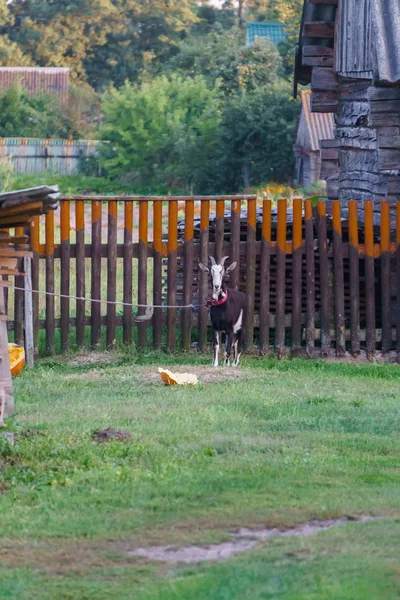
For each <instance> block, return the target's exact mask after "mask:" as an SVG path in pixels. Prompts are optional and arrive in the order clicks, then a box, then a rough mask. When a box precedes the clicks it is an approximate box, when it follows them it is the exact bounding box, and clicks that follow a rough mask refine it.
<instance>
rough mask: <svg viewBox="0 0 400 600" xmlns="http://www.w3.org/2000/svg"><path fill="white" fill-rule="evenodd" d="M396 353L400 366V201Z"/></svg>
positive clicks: (399, 210)
mask: <svg viewBox="0 0 400 600" xmlns="http://www.w3.org/2000/svg"><path fill="white" fill-rule="evenodd" d="M396 352H397V363H398V364H400V201H397V202H396Z"/></svg>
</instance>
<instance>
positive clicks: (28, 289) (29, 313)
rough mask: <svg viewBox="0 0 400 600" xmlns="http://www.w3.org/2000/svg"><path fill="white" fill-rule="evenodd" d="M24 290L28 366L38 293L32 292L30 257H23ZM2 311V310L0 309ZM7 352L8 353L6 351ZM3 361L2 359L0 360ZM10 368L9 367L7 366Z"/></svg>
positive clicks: (32, 355)
mask: <svg viewBox="0 0 400 600" xmlns="http://www.w3.org/2000/svg"><path fill="white" fill-rule="evenodd" d="M24 271H25V291H24V307H25V311H24V329H25V359H26V364H27V365H28V366H29V367H33V366H34V363H35V339H34V321H33V299H34V297H35V296H38V294H34V293H32V290H33V289H34V288H33V283H32V259H31V258H24ZM0 312H2V311H0ZM7 354H8V353H7ZM0 362H3V361H0ZM8 368H10V367H8Z"/></svg>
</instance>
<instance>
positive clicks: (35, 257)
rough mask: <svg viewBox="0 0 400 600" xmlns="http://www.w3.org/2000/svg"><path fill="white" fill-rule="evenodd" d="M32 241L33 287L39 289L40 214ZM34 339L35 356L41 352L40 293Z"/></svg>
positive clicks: (34, 222) (36, 299)
mask: <svg viewBox="0 0 400 600" xmlns="http://www.w3.org/2000/svg"><path fill="white" fill-rule="evenodd" d="M30 242H31V250H32V263H31V269H32V289H34V290H39V243H40V220H39V217H38V216H35V217H33V219H32V220H31V224H30ZM32 318H33V340H34V348H35V356H37V355H38V354H39V346H38V339H39V336H38V333H39V294H35V295H34V296H33V317H32Z"/></svg>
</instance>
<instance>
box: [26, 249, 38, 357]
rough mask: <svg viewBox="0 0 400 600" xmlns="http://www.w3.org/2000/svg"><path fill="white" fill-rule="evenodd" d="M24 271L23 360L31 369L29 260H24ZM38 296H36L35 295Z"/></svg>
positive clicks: (31, 337) (32, 332)
mask: <svg viewBox="0 0 400 600" xmlns="http://www.w3.org/2000/svg"><path fill="white" fill-rule="evenodd" d="M24 271H25V291H24V301H25V314H24V328H25V359H26V364H27V365H28V367H33V366H34V364H35V344H34V325H33V293H32V262H31V258H29V257H26V258H25V259H24ZM35 296H38V294H35Z"/></svg>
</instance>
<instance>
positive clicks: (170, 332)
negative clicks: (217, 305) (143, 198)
mask: <svg viewBox="0 0 400 600" xmlns="http://www.w3.org/2000/svg"><path fill="white" fill-rule="evenodd" d="M177 256H178V202H177V201H176V200H170V201H169V203H168V305H169V307H170V308H168V313H167V338H168V350H169V351H170V352H175V350H176V308H174V307H175V306H176V281H177V277H176V275H177V273H176V271H177Z"/></svg>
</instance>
